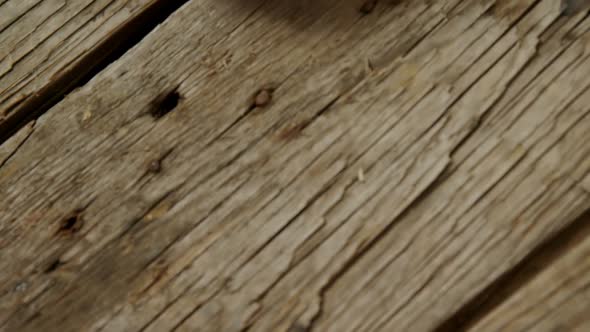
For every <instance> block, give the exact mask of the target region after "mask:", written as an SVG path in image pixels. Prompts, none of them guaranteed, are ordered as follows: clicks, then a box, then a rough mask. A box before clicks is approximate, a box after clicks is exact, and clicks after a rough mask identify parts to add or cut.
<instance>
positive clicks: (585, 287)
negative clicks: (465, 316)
mask: <svg viewBox="0 0 590 332" xmlns="http://www.w3.org/2000/svg"><path fill="white" fill-rule="evenodd" d="M581 222H583V223H585V225H590V214H588V215H587V216H585V220H582V221H581ZM587 229H588V227H587V226H586V230H587ZM588 233H589V232H588V231H586V232H583V233H580V234H576V236H574V237H573V239H572V241H570V242H572V243H573V245H572V248H569V250H568V252H566V253H565V254H564V255H563V256H561V257H560V258H559V259H557V260H556V261H555V262H553V263H552V264H550V265H548V266H547V267H546V268H545V270H544V271H543V272H542V273H540V274H539V275H537V276H536V277H535V278H534V279H533V280H532V281H530V282H529V283H527V284H526V285H525V286H524V287H523V288H522V289H520V290H518V291H517V292H515V293H514V294H512V295H511V296H510V298H509V299H508V300H507V301H505V302H504V303H503V304H502V305H500V306H499V307H498V308H496V310H494V311H492V312H491V313H490V314H489V315H488V316H487V317H485V318H484V319H482V320H480V321H479V322H478V324H477V325H475V326H473V327H471V330H472V331H483V332H486V331H539V332H543V331H548V332H555V331H580V332H582V331H590V316H588V312H589V310H590V309H589V307H588V303H589V302H590V237H588Z"/></svg>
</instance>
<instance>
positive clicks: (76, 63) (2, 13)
mask: <svg viewBox="0 0 590 332" xmlns="http://www.w3.org/2000/svg"><path fill="white" fill-rule="evenodd" d="M168 2H171V1H168ZM172 2H174V1H172ZM160 3H162V1H158V0H133V1H131V0H114V1H111V0H75V1H67V0H6V1H0V130H4V131H7V130H8V125H6V126H4V123H5V122H8V123H10V122H16V120H15V118H22V117H25V116H26V115H28V114H23V113H33V112H35V111H36V109H37V108H39V107H41V106H42V105H43V104H44V103H45V102H47V101H48V100H49V99H53V98H56V97H59V95H61V94H64V93H65V92H66V90H67V89H68V86H69V85H71V84H75V82H76V81H77V80H78V79H80V78H81V77H82V76H84V75H85V74H86V73H88V72H90V71H91V70H92V68H93V67H94V66H96V64H97V63H99V62H100V61H101V60H102V59H104V58H105V57H107V56H108V55H109V54H110V52H112V51H113V49H116V48H117V46H118V44H121V43H125V42H126V40H125V39H126V38H127V37H129V34H122V35H120V36H118V38H117V39H115V40H110V39H109V37H111V36H113V35H114V34H116V33H117V32H118V30H119V29H120V28H122V27H124V26H125V25H126V24H129V23H130V22H131V21H132V19H134V18H136V17H138V16H139V15H140V14H142V13H144V12H145V11H146V10H148V9H150V8H151V7H161V4H160ZM126 29H127V30H132V27H129V26H127V27H126ZM106 41H108V43H107V44H106V45H103V43H105V42H106ZM101 45H102V46H101ZM11 120H14V121H11ZM10 125H12V123H10ZM0 136H3V135H2V133H1V132H0Z"/></svg>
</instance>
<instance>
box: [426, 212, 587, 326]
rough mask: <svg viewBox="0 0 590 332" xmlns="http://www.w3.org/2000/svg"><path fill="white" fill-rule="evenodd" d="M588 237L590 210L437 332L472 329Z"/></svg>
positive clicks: (503, 276)
mask: <svg viewBox="0 0 590 332" xmlns="http://www.w3.org/2000/svg"><path fill="white" fill-rule="evenodd" d="M588 236H590V209H589V210H586V211H584V212H583V213H582V214H581V215H579V216H578V217H577V218H576V219H575V221H574V222H572V224H571V225H570V226H569V227H567V228H565V229H563V230H561V231H559V232H557V233H556V234H554V235H553V236H552V237H550V238H549V239H547V240H546V241H544V242H543V243H541V244H540V245H539V246H537V248H535V249H534V250H533V251H531V252H530V253H529V254H528V255H527V256H525V257H524V258H523V259H522V260H521V261H520V263H518V264H517V265H515V266H514V267H513V268H512V269H510V270H508V271H506V273H504V274H503V275H502V276H501V277H499V278H498V279H496V281H495V282H493V283H492V284H490V285H489V286H488V287H486V288H485V289H484V290H483V291H482V292H481V293H480V294H478V296H475V297H474V298H473V299H472V300H471V301H469V302H467V303H465V304H464V305H463V306H462V308H461V309H460V310H459V311H458V312H457V313H455V314H454V315H453V316H452V317H450V318H449V319H447V320H446V321H445V322H443V323H442V324H441V325H440V326H439V327H438V328H436V329H435V330H434V332H452V331H466V330H469V328H470V327H472V326H474V325H475V324H476V323H477V322H478V321H480V320H481V319H483V318H484V317H486V315H488V314H489V313H490V312H493V311H494V309H495V308H497V307H498V306H499V305H501V304H502V303H504V302H505V301H506V300H508V299H509V298H510V297H511V296H512V295H513V294H515V293H517V291H518V290H519V289H521V288H522V287H524V286H525V285H526V284H527V283H529V282H530V281H531V280H532V279H534V278H535V277H536V276H537V275H539V274H540V273H542V272H543V271H544V270H546V269H547V268H549V267H550V266H551V265H552V264H553V263H554V262H555V261H556V260H558V259H559V258H560V257H562V256H563V255H565V254H566V253H567V252H568V251H569V250H571V249H572V248H574V247H575V246H576V245H577V244H579V243H581V242H582V241H583V240H584V239H585V238H587V237H588Z"/></svg>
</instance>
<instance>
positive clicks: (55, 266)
mask: <svg viewBox="0 0 590 332" xmlns="http://www.w3.org/2000/svg"><path fill="white" fill-rule="evenodd" d="M63 264H64V263H63V262H62V261H61V260H59V259H56V260H54V261H53V262H51V264H49V265H48V266H47V267H46V268H45V270H44V272H45V273H46V274H47V273H51V272H53V271H55V270H57V269H58V268H59V267H60V266H62V265H63Z"/></svg>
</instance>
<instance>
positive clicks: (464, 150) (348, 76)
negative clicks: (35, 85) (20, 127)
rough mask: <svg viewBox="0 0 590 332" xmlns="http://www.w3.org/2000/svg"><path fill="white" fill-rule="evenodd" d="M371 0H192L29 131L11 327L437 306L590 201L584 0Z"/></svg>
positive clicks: (4, 318)
mask: <svg viewBox="0 0 590 332" xmlns="http://www.w3.org/2000/svg"><path fill="white" fill-rule="evenodd" d="M361 5H362V2H361V1H359V2H352V1H351V2H346V1H344V2H343V1H336V0H333V1H325V2H309V3H293V2H288V1H271V2H265V1H262V0H261V1H254V0H252V1H249V2H233V1H213V0H212V1H200V2H190V3H188V4H187V6H186V7H184V8H183V9H182V10H180V11H178V12H177V13H176V15H175V16H174V17H173V18H171V19H170V20H169V21H167V22H166V23H165V24H163V25H162V26H161V27H160V29H159V30H158V31H156V32H155V33H153V34H151V35H150V36H148V37H147V38H146V39H145V40H144V41H142V43H140V44H139V45H138V47H136V48H135V49H133V50H132V51H131V52H130V53H129V54H127V55H126V56H125V57H124V58H122V59H121V60H120V61H118V62H116V63H115V64H114V65H113V66H111V67H109V68H108V69H107V70H105V71H104V72H103V73H101V74H100V75H98V77H97V78H96V79H94V80H93V81H92V82H90V83H89V84H88V85H86V86H84V87H82V88H81V89H80V90H78V91H77V92H75V93H73V94H72V95H71V96H69V97H68V98H66V99H65V100H64V102H62V103H60V104H59V105H57V106H56V107H55V108H54V109H52V110H51V111H50V112H49V113H47V114H46V115H45V116H43V117H41V118H40V119H39V120H38V121H37V122H36V123H35V124H34V126H32V128H33V129H32V132H29V133H28V134H27V135H24V134H21V135H24V137H27V138H26V139H21V140H19V142H20V143H19V144H17V145H16V147H12V148H10V151H11V152H10V157H9V158H5V159H6V162H5V163H4V165H3V166H2V167H1V168H0V195H2V197H3V201H1V202H0V211H2V212H3V214H2V218H3V219H2V223H0V246H1V247H2V248H1V249H2V252H3V257H9V259H3V260H2V261H0V271H1V272H0V285H3V286H2V289H1V290H0V296H1V298H0V300H1V302H0V304H1V306H0V324H2V325H1V326H2V328H4V329H5V330H7V331H12V330H18V331H29V330H30V331H35V330H57V329H59V330H66V331H68V330H72V331H77V330H103V331H138V330H145V331H165V330H170V329H173V328H178V329H179V330H191V331H194V330H195V329H203V330H223V331H236V330H244V329H250V330H273V331H276V330H279V331H280V330H286V329H287V328H289V327H291V328H293V329H297V328H301V329H307V328H311V327H314V328H317V329H318V330H354V329H363V328H364V329H366V330H375V329H383V330H391V329H392V327H395V329H396V330H398V329H399V330H404V329H409V330H418V331H420V330H429V329H432V328H433V327H435V326H437V324H439V323H440V322H441V321H443V320H444V319H446V318H447V317H448V316H450V315H452V314H453V313H454V312H455V311H456V310H457V309H458V308H460V307H461V305H462V304H465V303H468V301H470V300H471V299H472V298H473V296H476V295H477V293H478V292H479V291H480V290H481V289H482V288H484V287H485V286H486V285H487V284H489V283H490V282H492V281H493V280H494V278H495V277H496V276H498V275H500V274H502V273H503V272H505V271H507V270H509V269H510V268H511V267H512V266H514V265H515V264H517V263H518V261H519V259H521V258H522V257H524V255H526V254H527V253H528V252H530V251H531V250H532V249H533V248H534V247H535V246H536V245H537V244H538V243H540V242H542V241H544V239H546V238H548V237H549V236H550V235H551V234H553V233H555V232H558V231H559V230H561V229H563V228H565V227H567V226H568V224H569V223H570V222H571V218H573V216H574V215H576V214H577V213H579V211H581V210H583V209H586V208H589V207H590V197H589V195H588V192H587V188H586V187H584V185H583V183H585V182H584V181H582V179H584V177H585V176H587V174H588V169H589V167H590V165H589V163H590V160H588V154H589V153H590V151H588V149H590V147H588V146H586V145H584V144H583V142H584V141H585V140H586V141H587V140H588V139H589V137H588V135H590V131H589V130H588V128H590V123H589V120H588V112H589V111H590V110H589V109H588V105H589V103H588V99H589V98H590V96H588V92H587V87H588V85H589V84H590V81H589V80H588V78H587V77H586V75H585V72H586V71H587V70H588V66H589V64H588V59H587V54H586V50H587V39H586V37H585V36H584V33H585V32H586V31H587V26H588V24H589V23H588V22H587V20H586V21H581V20H582V18H583V17H584V16H583V15H582V14H581V15H579V16H576V17H574V18H571V19H568V20H565V19H559V18H558V16H559V11H558V7H559V1H547V0H546V1H532V0H531V1H519V2H518V3H515V2H504V1H502V2H498V3H496V4H495V6H492V5H493V3H490V2H487V1H437V2H430V1H423V2H420V1H418V2H407V3H402V4H401V5H397V6H393V5H391V4H381V5H379V6H378V7H376V9H375V10H374V12H373V13H372V15H369V16H362V15H361V13H359V11H358V9H359V8H361ZM310 6H311V7H310ZM310 8H311V9H312V10H310ZM179 32H182V33H179ZM539 40H541V41H542V42H543V43H541V44H539ZM545 45H547V46H545ZM574 83H575V84H574ZM269 87H270V91H271V92H272V100H270V101H269V102H265V101H262V102H261V101H260V100H261V99H260V100H259V102H258V105H254V103H253V100H252V99H253V95H254V94H256V92H257V91H259V90H260V89H268V88H269ZM171 91H172V92H177V93H178V95H176V94H175V93H170V92H171ZM162 93H164V96H165V97H166V96H168V98H163V99H162V98H160V97H158V98H156V96H159V95H160V94H162ZM176 97H181V99H180V100H178V105H175V104H176V101H177V100H176ZM162 100H165V101H166V102H165V103H164V104H162V103H156V104H154V102H155V101H156V102H158V101H159V102H161V101H162ZM167 106H170V107H167ZM541 106H542V107H541ZM566 106H567V107H566ZM169 108H172V110H171V111H170V113H167V114H165V115H164V114H163V113H165V111H167V110H169ZM585 188H586V189H585ZM545 206H550V207H551V209H545V208H544V207H545ZM4 255H5V256H4ZM506 257H508V258H506Z"/></svg>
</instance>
